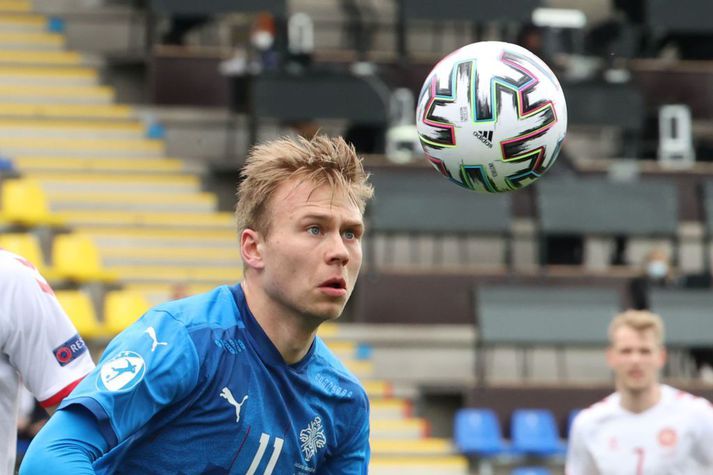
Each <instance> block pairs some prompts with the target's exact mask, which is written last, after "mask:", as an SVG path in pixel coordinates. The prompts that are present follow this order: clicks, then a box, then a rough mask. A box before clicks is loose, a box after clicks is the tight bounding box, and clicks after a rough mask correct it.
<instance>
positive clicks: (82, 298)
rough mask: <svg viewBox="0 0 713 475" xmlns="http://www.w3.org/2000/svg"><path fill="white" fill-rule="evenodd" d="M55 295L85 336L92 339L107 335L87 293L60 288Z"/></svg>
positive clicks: (78, 329)
mask: <svg viewBox="0 0 713 475" xmlns="http://www.w3.org/2000/svg"><path fill="white" fill-rule="evenodd" d="M55 295H56V296H57V300H58V301H59V304H60V305H61V306H62V308H63V309H64V311H65V312H66V313H67V315H68V316H69V318H70V319H71V320H72V323H74V326H75V327H77V331H78V332H79V334H80V335H81V336H82V337H83V338H85V339H87V340H91V339H95V338H103V337H105V336H106V331H105V330H104V327H103V326H102V325H101V323H100V322H99V320H98V319H97V315H96V312H95V311H94V306H93V305H92V301H91V299H90V298H89V296H88V295H87V294H85V293H84V292H81V291H79V290H58V291H56V292H55Z"/></svg>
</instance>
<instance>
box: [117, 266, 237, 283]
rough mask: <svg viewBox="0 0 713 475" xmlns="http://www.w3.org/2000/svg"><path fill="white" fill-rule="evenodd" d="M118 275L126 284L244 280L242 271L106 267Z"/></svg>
mask: <svg viewBox="0 0 713 475" xmlns="http://www.w3.org/2000/svg"><path fill="white" fill-rule="evenodd" d="M105 267H106V269H107V270H108V271H110V272H113V273H115V274H116V275H117V277H118V281H119V282H121V283H126V284H138V283H159V284H186V285H195V284H206V285H213V286H217V285H223V284H234V283H235V282H238V281H240V279H242V269H241V268H240V267H236V268H220V267H196V266H154V265H145V266H143V265H131V266H127V265H122V266H105Z"/></svg>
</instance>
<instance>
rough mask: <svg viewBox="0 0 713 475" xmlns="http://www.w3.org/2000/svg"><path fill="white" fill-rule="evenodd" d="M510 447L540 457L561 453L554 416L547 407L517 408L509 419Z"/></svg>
mask: <svg viewBox="0 0 713 475" xmlns="http://www.w3.org/2000/svg"><path fill="white" fill-rule="evenodd" d="M510 429H511V435H512V449H513V451H514V452H516V453H521V454H526V455H535V456H541V457H547V456H556V455H563V454H564V452H565V445H564V444H563V443H562V441H561V440H560V437H559V431H558V430H557V423H556V421H555V416H554V415H553V414H552V412H551V411H549V410H547V409H517V410H515V411H514V412H513V414H512V420H511V427H510Z"/></svg>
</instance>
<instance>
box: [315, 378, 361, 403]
mask: <svg viewBox="0 0 713 475" xmlns="http://www.w3.org/2000/svg"><path fill="white" fill-rule="evenodd" d="M314 379H315V381H316V382H317V383H318V384H319V385H320V386H321V387H322V389H324V390H325V391H327V392H328V393H329V394H332V395H334V396H337V397H342V398H350V397H352V395H353V392H352V391H351V390H350V389H347V388H344V387H342V386H340V385H339V383H337V381H335V380H334V379H333V378H330V377H329V376H325V375H324V374H321V373H320V374H318V375H317V376H316V377H315V378H314Z"/></svg>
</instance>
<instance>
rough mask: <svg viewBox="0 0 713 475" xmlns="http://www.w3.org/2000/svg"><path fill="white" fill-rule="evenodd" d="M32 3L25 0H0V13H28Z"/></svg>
mask: <svg viewBox="0 0 713 475" xmlns="http://www.w3.org/2000/svg"><path fill="white" fill-rule="evenodd" d="M31 11H32V3H31V2H29V1H27V0H0V15H3V14H8V13H9V14H13V13H30V12H31Z"/></svg>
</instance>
